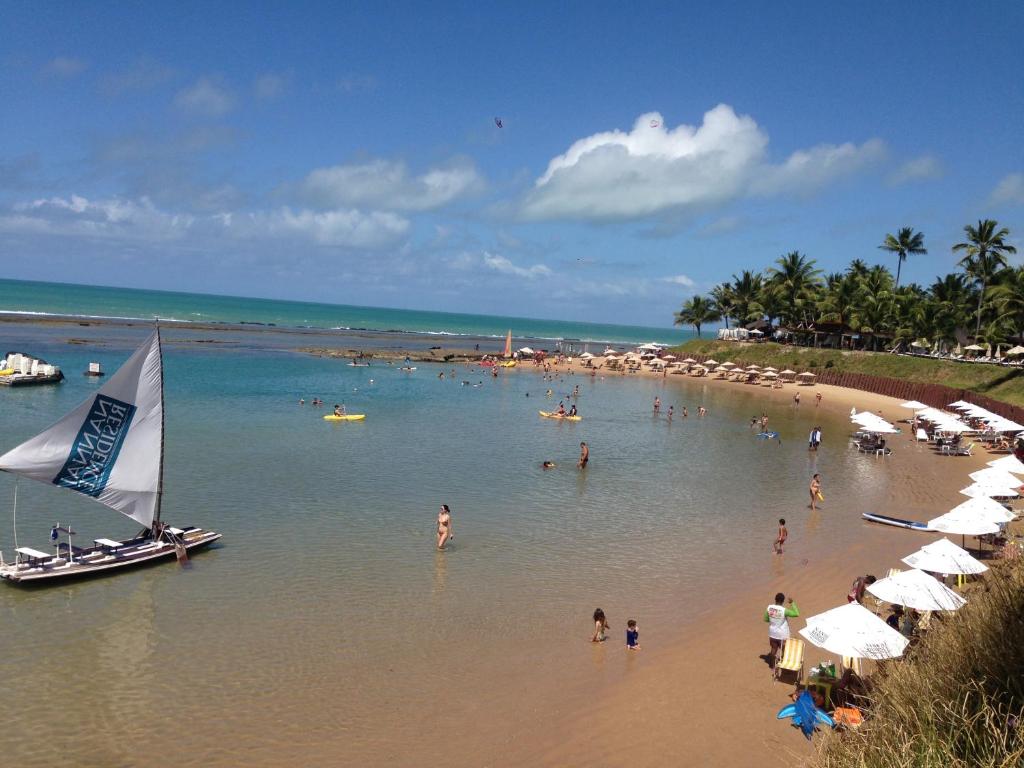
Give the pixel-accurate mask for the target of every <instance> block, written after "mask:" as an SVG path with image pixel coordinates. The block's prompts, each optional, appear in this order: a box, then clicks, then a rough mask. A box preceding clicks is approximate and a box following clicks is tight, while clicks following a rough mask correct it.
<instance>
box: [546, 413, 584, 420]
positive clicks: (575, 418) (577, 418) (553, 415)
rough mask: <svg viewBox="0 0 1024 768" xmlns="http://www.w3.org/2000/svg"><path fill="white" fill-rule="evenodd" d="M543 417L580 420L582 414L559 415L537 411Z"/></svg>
mask: <svg viewBox="0 0 1024 768" xmlns="http://www.w3.org/2000/svg"><path fill="white" fill-rule="evenodd" d="M537 413H539V414H540V415H541V416H543V417H544V418H545V419H563V420H564V421H581V420H582V419H583V417H582V416H559V415H558V414H557V413H549V412H547V411H537Z"/></svg>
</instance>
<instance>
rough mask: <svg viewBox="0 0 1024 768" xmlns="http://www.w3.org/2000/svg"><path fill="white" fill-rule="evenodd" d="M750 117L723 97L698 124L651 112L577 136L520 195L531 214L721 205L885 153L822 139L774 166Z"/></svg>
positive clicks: (820, 181)
mask: <svg viewBox="0 0 1024 768" xmlns="http://www.w3.org/2000/svg"><path fill="white" fill-rule="evenodd" d="M767 147H768V136H767V135H766V134H765V133H764V132H763V131H762V130H761V129H760V128H759V127H758V125H757V123H756V122H755V121H754V120H753V118H751V117H749V116H746V115H737V114H736V113H735V112H734V111H733V109H732V107H730V106H728V105H726V104H720V105H718V106H717V107H715V108H714V109H712V110H710V111H709V112H707V113H706V114H705V115H704V119H703V122H702V124H701V125H699V126H689V125H680V126H678V127H676V128H674V129H672V130H669V129H668V128H667V127H666V126H665V121H664V119H663V118H662V116H661V115H660V114H659V113H657V112H651V113H648V114H644V115H641V116H640V117H638V118H637V120H636V122H635V123H634V124H633V128H632V130H631V131H629V132H628V133H627V132H624V131H619V130H615V131H608V132H604V133H598V134H594V135H593V136H588V137H586V138H584V139H580V140H579V141H577V142H575V143H574V144H573V145H572V146H570V147H569V149H568V150H567V151H566V152H565V153H564V154H562V155H559V156H558V157H555V158H554V159H552V160H551V162H550V163H549V164H548V167H547V170H546V171H545V172H544V174H543V175H542V176H541V177H540V178H539V179H537V181H536V182H535V184H534V188H533V190H531V192H530V193H529V194H528V195H527V196H526V198H525V200H524V202H523V205H522V213H523V215H524V216H525V217H526V218H530V219H556V218H566V219H589V220H601V219H638V218H644V217H649V216H655V215H659V214H665V213H679V212H683V211H686V210H694V209H704V208H707V207H713V206H718V205H721V204H724V203H726V202H729V201H731V200H735V199H738V198H740V197H744V196H748V195H763V196H773V195H778V194H782V193H791V192H806V191H811V190H813V189H816V188H819V187H821V186H823V185H825V184H827V183H829V182H830V181H832V180H834V179H836V178H838V177H840V176H843V175H847V174H850V173H853V172H855V171H857V170H859V169H861V168H863V167H864V166H865V165H867V164H869V163H871V162H873V161H874V160H877V159H878V158H879V157H880V156H881V155H882V154H883V153H884V145H883V144H882V143H881V142H880V141H878V140H872V141H868V142H866V143H865V144H862V145H859V146H858V145H855V144H850V143H847V144H842V145H838V146H836V145H830V144H822V145H819V146H816V147H812V148H810V149H805V150H799V151H797V152H794V153H793V154H792V155H790V156H789V157H788V158H787V159H786V160H785V161H783V162H782V163H781V164H773V163H771V162H770V161H769V160H768V158H767Z"/></svg>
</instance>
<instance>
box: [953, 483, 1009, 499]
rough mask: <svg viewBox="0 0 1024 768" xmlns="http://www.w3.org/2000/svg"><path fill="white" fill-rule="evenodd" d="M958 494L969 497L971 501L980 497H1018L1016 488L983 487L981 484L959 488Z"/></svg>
mask: <svg viewBox="0 0 1024 768" xmlns="http://www.w3.org/2000/svg"><path fill="white" fill-rule="evenodd" d="M960 493H962V494H963V495H964V496H969V497H970V498H972V499H976V498H978V497H980V496H988V497H989V498H993V497H995V498H1002V497H1004V496H1005V497H1007V498H1010V497H1012V496H1019V495H1020V494H1019V493H1017V490H1016V488H1005V487H1001V486H998V485H984V484H982V483H972V484H971V485H968V486H967V487H966V488H961V489H960Z"/></svg>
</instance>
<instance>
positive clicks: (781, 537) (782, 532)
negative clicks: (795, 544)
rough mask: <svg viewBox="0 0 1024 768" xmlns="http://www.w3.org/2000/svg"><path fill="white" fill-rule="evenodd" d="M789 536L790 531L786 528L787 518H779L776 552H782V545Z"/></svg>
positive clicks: (779, 553) (778, 553)
mask: <svg viewBox="0 0 1024 768" xmlns="http://www.w3.org/2000/svg"><path fill="white" fill-rule="evenodd" d="M788 538H789V531H787V530H786V520H785V518H781V517H780V518H779V532H778V533H777V534H776V536H775V554H776V555H781V554H782V547H783V545H784V544H785V543H786V539H788Z"/></svg>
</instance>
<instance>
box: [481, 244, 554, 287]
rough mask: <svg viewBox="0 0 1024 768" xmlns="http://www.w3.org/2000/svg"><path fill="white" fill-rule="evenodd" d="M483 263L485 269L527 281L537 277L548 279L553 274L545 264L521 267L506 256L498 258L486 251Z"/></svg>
mask: <svg viewBox="0 0 1024 768" xmlns="http://www.w3.org/2000/svg"><path fill="white" fill-rule="evenodd" d="M483 263H484V266H485V267H487V268H488V269H493V270H494V271H495V272H500V273H502V274H503V275H515V276H516V277H523V278H526V279H527V280H532V279H534V278H535V277H546V276H547V275H550V274H551V269H550V268H548V267H547V266H545V265H544V264H534V265H533V266H531V267H520V266H517V265H516V264H513V263H512V262H511V261H509V260H508V259H506V258H505V257H504V256H498V255H497V254H494V253H488V252H487V251H484V257H483Z"/></svg>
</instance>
